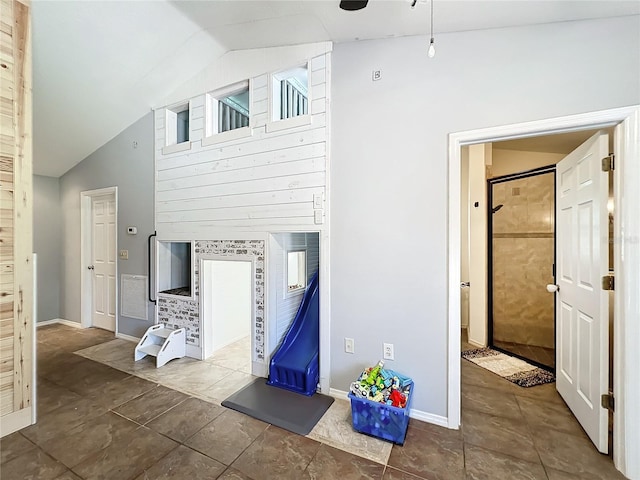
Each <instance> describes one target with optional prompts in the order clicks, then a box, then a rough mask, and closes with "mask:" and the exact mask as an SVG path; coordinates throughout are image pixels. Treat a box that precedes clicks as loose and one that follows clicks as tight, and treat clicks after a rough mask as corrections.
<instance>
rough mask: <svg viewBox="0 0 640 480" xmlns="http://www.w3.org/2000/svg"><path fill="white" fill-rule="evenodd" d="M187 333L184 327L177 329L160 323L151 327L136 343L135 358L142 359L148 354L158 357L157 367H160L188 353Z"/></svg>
mask: <svg viewBox="0 0 640 480" xmlns="http://www.w3.org/2000/svg"><path fill="white" fill-rule="evenodd" d="M186 350H187V333H186V330H185V329H184V328H177V329H175V330H173V329H171V328H166V327H165V325H164V324H162V323H160V324H158V325H154V326H153V327H149V328H148V329H147V331H146V332H145V334H144V336H143V337H142V340H140V342H138V345H136V350H135V354H134V355H135V356H134V360H135V361H136V362H137V361H138V360H142V359H143V358H144V357H146V356H147V355H152V356H154V357H156V368H160V367H161V366H163V365H164V364H165V363H167V362H168V361H169V360H173V359H174V358H182V357H184V356H185V355H186Z"/></svg>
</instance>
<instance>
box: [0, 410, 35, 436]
mask: <svg viewBox="0 0 640 480" xmlns="http://www.w3.org/2000/svg"><path fill="white" fill-rule="evenodd" d="M31 419H32V414H31V407H27V408H23V409H22V410H18V411H17V412H13V413H8V414H6V415H3V416H2V417H0V438H1V437H4V436H5V435H9V434H11V433H13V432H17V431H18V430H22V429H23V428H25V427H28V426H29V425H31V424H32V423H31Z"/></svg>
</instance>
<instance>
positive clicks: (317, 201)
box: [313, 193, 322, 208]
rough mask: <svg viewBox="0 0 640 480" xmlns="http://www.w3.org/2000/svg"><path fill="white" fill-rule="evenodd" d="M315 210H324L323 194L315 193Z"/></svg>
mask: <svg viewBox="0 0 640 480" xmlns="http://www.w3.org/2000/svg"><path fill="white" fill-rule="evenodd" d="M313 208H322V194H321V193H314V195H313Z"/></svg>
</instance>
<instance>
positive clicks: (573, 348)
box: [556, 132, 609, 453]
mask: <svg viewBox="0 0 640 480" xmlns="http://www.w3.org/2000/svg"><path fill="white" fill-rule="evenodd" d="M608 151H609V139H608V135H607V134H606V133H604V132H598V133H597V134H595V135H594V136H593V137H591V138H590V139H589V140H587V141H586V142H585V143H583V144H582V145H581V146H580V147H578V148H577V149H576V150H574V151H573V152H571V153H570V154H569V155H568V156H567V157H565V158H564V159H563V160H562V161H560V162H559V163H558V165H557V170H556V202H557V203H556V212H557V214H556V222H557V225H556V228H557V231H556V252H557V260H556V264H557V271H556V279H557V280H556V281H557V284H558V287H559V289H558V291H557V298H556V377H557V383H556V385H557V389H558V392H559V393H560V395H561V396H562V398H563V399H564V400H565V402H567V405H569V408H570V409H571V411H572V412H573V414H574V415H575V417H576V418H577V419H578V421H579V422H580V424H581V425H582V428H584V430H585V431H586V432H587V434H588V435H589V437H590V438H591V440H592V441H593V443H594V444H595V446H596V447H597V448H598V450H599V451H600V452H602V453H607V452H608V441H607V440H608V438H607V436H608V411H607V410H606V409H604V408H602V407H601V405H600V396H601V394H603V393H607V391H608V388H609V343H608V342H609V324H608V322H609V302H608V292H606V291H603V290H602V284H601V282H602V277H603V276H604V275H606V274H607V273H608V267H609V266H608V243H609V238H608V218H609V217H608V211H607V198H608V181H607V180H608V176H607V175H608V174H607V173H604V172H602V169H601V161H602V159H603V158H604V157H606V156H607V155H608Z"/></svg>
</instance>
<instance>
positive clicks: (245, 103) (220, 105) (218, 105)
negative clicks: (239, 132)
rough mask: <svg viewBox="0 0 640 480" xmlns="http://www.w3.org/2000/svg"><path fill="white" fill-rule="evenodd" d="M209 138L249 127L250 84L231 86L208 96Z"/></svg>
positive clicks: (243, 83)
mask: <svg viewBox="0 0 640 480" xmlns="http://www.w3.org/2000/svg"><path fill="white" fill-rule="evenodd" d="M207 101H208V112H209V113H208V122H207V136H212V135H216V134H219V133H224V132H229V131H231V130H236V129H238V128H244V127H249V122H250V111H249V82H248V81H244V82H240V83H237V84H235V85H231V86H229V87H227V88H225V89H223V90H219V91H218V92H214V93H210V94H209V95H207Z"/></svg>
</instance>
